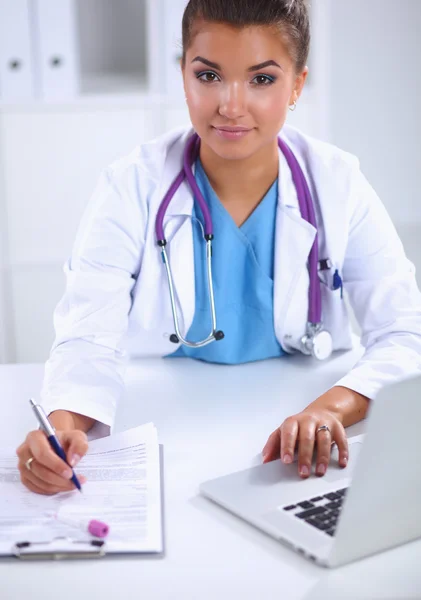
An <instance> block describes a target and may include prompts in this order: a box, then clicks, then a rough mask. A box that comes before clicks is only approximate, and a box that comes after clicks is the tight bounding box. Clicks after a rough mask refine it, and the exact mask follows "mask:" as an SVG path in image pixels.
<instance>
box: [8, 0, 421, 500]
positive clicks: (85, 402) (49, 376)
mask: <svg viewBox="0 0 421 600" xmlns="http://www.w3.org/2000/svg"><path fill="white" fill-rule="evenodd" d="M309 41H310V33H309V18H308V11H307V8H306V4H305V1H304V0H264V1H259V2H257V1H256V0H230V2H226V0H190V2H189V3H188V6H187V8H186V11H185V14H184V19H183V61H182V72H183V79H184V87H185V94H186V101H187V104H188V108H189V111H190V117H191V122H192V124H193V130H190V131H187V130H186V131H176V132H171V133H168V134H167V135H164V136H162V137H160V138H158V139H156V140H154V141H152V142H150V143H145V144H143V145H141V146H140V147H138V148H136V149H135V150H134V151H133V152H132V153H131V154H129V155H128V156H125V157H124V158H122V159H121V160H118V161H116V162H115V163H113V164H112V165H111V166H109V167H108V168H107V169H105V170H104V172H103V174H102V175H101V178H100V180H99V183H98V185H97V188H96V190H95V192H94V194H93V197H92V199H91V201H90V203H89V205H88V207H87V209H86V212H85V214H84V217H83V220H82V223H81V225H80V228H79V231H78V235H77V238H76V242H75V245H74V248H73V252H72V255H71V258H70V260H69V261H68V262H67V263H66V265H65V273H66V276H67V287H66V292H65V294H64V296H63V298H62V300H61V301H60V303H59V305H58V306H57V309H56V312H55V328H56V339H55V342H54V345H53V348H52V351H51V355H50V358H49V360H48V362H47V364H46V371H45V380H44V385H43V390H42V393H41V398H42V402H43V404H44V406H45V408H46V409H48V412H49V413H50V415H51V421H52V423H53V425H54V426H55V428H56V430H57V432H58V434H59V436H60V438H61V441H62V443H63V445H64V447H65V449H66V452H67V456H68V459H69V460H70V463H71V464H72V465H75V464H76V463H77V462H78V461H79V460H80V457H81V456H82V455H83V454H84V453H85V452H86V450H87V447H88V444H87V437H86V432H87V431H88V430H90V428H92V427H93V425H94V424H95V426H98V425H99V424H104V425H105V426H109V425H111V423H112V421H113V418H114V413H115V410H116V405H117V402H118V399H119V397H120V396H121V394H122V393H123V391H124V390H123V379H122V378H123V371H124V365H125V360H124V358H125V354H126V352H129V353H130V354H133V355H136V356H145V355H149V356H163V357H164V356H190V357H193V358H196V359H200V360H204V361H210V362H218V363H226V364H237V363H243V362H248V361H256V360H262V359H266V358H273V357H279V359H280V360H285V358H283V357H285V356H286V355H287V354H291V353H293V352H297V351H299V352H304V353H307V354H308V353H312V354H316V355H318V356H319V357H323V355H325V356H328V355H329V345H330V342H331V343H332V346H333V350H339V349H349V348H351V345H352V344H351V336H350V326H349V322H348V315H347V311H346V307H345V304H344V300H343V289H345V290H346V292H347V293H348V295H349V298H350V302H351V304H352V306H353V309H354V311H355V314H356V317H357V319H358V321H359V324H360V326H361V329H362V342H363V345H364V346H365V354H364V356H363V357H362V359H361V360H360V361H359V362H358V363H357V365H356V366H355V367H354V368H353V369H352V371H351V372H350V373H349V374H347V375H346V376H345V377H344V378H343V379H341V380H340V381H339V382H338V383H337V384H336V385H335V386H334V387H333V388H332V389H330V390H329V391H328V392H327V393H325V394H323V395H322V396H320V397H319V398H313V399H312V402H311V403H310V404H309V405H308V406H307V407H306V408H305V409H304V410H302V411H301V412H298V413H297V414H294V415H292V416H290V417H289V418H288V419H286V420H285V421H284V422H283V423H282V424H281V426H280V427H277V428H276V429H275V431H274V432H273V433H272V434H271V435H270V436H269V439H268V441H267V443H266V445H265V446H264V448H263V460H264V461H270V460H273V459H276V458H279V456H281V458H282V460H283V461H284V462H285V463H290V462H292V458H293V455H294V448H295V447H296V445H297V446H298V455H299V456H298V470H299V475H300V476H301V477H303V478H305V477H308V476H309V474H310V469H311V461H312V455H313V452H314V450H316V456H317V460H316V474H317V475H323V474H324V473H325V472H326V468H327V465H328V463H329V458H330V449H331V443H332V442H335V443H336V444H337V446H338V449H339V464H340V465H341V466H342V467H345V466H346V464H347V440H346V434H345V429H344V428H345V427H347V426H348V425H351V424H353V423H355V422H357V421H359V420H360V419H363V418H364V416H365V415H366V412H367V407H368V405H369V402H370V400H371V399H373V398H374V397H375V396H376V394H377V392H378V391H379V389H381V388H382V387H383V386H385V385H386V384H389V383H392V382H393V381H396V380H397V379H400V378H404V377H406V376H409V375H410V374H412V373H415V372H416V371H417V370H419V368H420V356H421V302H420V294H419V291H418V289H417V286H416V282H415V277H414V269H413V266H412V265H411V263H410V262H409V261H408V260H407V259H406V257H405V254H404V250H403V248H402V244H401V242H400V240H399V239H398V236H397V234H396V231H395V229H394V227H393V225H392V223H391V221H390V219H389V217H388V215H387V214H386V211H385V209H384V207H383V205H382V204H381V202H380V200H379V199H378V197H377V196H376V194H375V192H374V191H373V189H372V188H371V187H370V185H369V183H368V182H367V181H366V179H365V178H364V176H363V175H362V173H361V171H360V169H359V164H358V161H357V159H356V158H354V157H353V156H351V155H349V154H347V153H345V152H343V151H341V150H339V149H338V148H336V147H334V146H331V145H329V144H326V143H322V142H320V141H318V140H316V139H313V138H310V137H308V136H306V135H304V134H303V133H302V132H300V131H298V130H296V129H294V128H291V127H288V126H284V123H285V119H286V115H287V111H288V109H291V110H292V109H294V108H295V107H296V105H297V102H298V101H299V98H300V94H301V92H302V89H303V86H304V84H305V81H306V78H307V74H308V69H307V67H306V61H307V56H308V51H309ZM279 132H281V133H280V140H281V141H280V143H279V144H278V134H279ZM194 133H196V134H197V135H198V139H197V141H195V139H196V138H193V137H192V136H193V134H194ZM192 140H193V142H194V143H192ZM282 143H283V144H284V146H283V147H281V146H282ZM189 144H190V146H189ZM285 145H286V146H287V148H285ZM186 146H189V147H190V151H189V152H190V153H187V154H188V156H187V158H186V160H187V162H188V163H191V164H192V169H193V172H194V176H193V175H192V177H193V180H194V181H193V183H194V182H195V184H197V186H198V188H199V192H198V193H196V192H195V194H194V196H195V202H193V194H192V191H191V186H190V184H189V183H188V182H187V181H184V182H183V183H182V184H181V185H180V187H179V188H178V190H177V191H176V192H175V194H174V196H173V198H172V199H171V201H170V202H169V204H168V206H167V207H164V208H166V210H164V211H161V212H160V211H159V208H160V206H161V203H162V200H163V198H164V197H165V196H166V194H167V191H168V189H169V188H170V187H171V186H172V184H173V182H174V180H175V178H176V177H177V176H178V175H179V173H180V170H181V169H182V167H183V157H184V155H185V152H186ZM288 149H289V150H290V152H291V153H292V158H291V156H289V161H288V160H287V159H288V152H287V150H288ZM294 158H295V160H296V161H297V164H298V165H299V169H300V170H301V171H302V173H303V174H304V178H305V181H306V185H308V187H309V192H310V194H311V200H312V204H311V206H313V207H314V211H315V218H316V223H315V225H316V227H317V237H316V227H315V226H314V225H312V224H311V223H310V222H309V221H310V219H309V218H308V215H307V218H306V215H304V214H303V212H305V210H304V208H303V200H302V197H303V190H302V189H301V194H300V189H299V188H300V187H301V184H300V182H299V181H298V180H296V181H295V180H294V168H293V162H291V161H293V160H294ZM188 167H189V168H190V164H189V165H188ZM199 194H201V196H202V198H203V199H204V204H205V208H204V209H203V210H202V208H203V206H200V205H199V202H198V200H197V198H198V195H199ZM157 217H158V221H157ZM209 220H210V222H211V223H212V228H213V229H212V234H213V236H214V239H213V242H212V235H210V232H209V227H208V225H209ZM159 222H161V224H162V227H160V226H159ZM202 228H204V230H205V234H207V238H206V239H207V240H208V241H206V240H205V239H204V236H203V231H202ZM160 232H161V235H159V234H160ZM160 237H165V240H166V245H165V242H164V241H163V240H160V239H159V238H160ZM157 238H158V239H157ZM157 241H158V242H159V244H157ZM209 242H210V243H213V246H212V250H213V255H212V263H211V267H212V282H213V295H214V304H215V310H216V320H217V323H216V327H213V325H211V323H212V320H211V317H212V312H211V310H210V304H209V297H208V291H209V290H208V283H207V276H208V266H207V258H206V248H207V246H209V245H210V244H209ZM315 247H316V250H317V252H318V262H317V264H316V265H315V264H314V263H313V264H312V265H311V262H312V258H311V257H312V256H313V258H314V256H315V255H314V251H315V250H314V248H315ZM163 250H165V254H162V251H163ZM312 252H313V254H312ZM163 261H164V262H163ZM168 265H169V266H170V268H171V272H172V282H173V285H174V298H175V307H176V316H177V319H178V331H176V330H175V326H174V320H173V312H172V305H171V298H170V294H169V287H168V279H167V266H168ZM315 266H316V270H315ZM311 279H313V282H312V285H313V289H312V290H311V289H310V288H311V284H310V280H311ZM315 282H317V286H315ZM317 288H318V289H319V294H320V293H321V307H322V319H321V320H322V323H323V331H324V332H325V333H324V334H323V335H322V336H320V335H318V334H317V331H318V328H317V327H316V329H313V330H312V329H311V327H310V328H309V325H308V323H309V321H310V322H316V323H317V317H316V321H314V319H311V312H312V311H313V314H315V313H317V310H318V309H317V302H318V301H317V298H316V299H314V298H313V296H314V294H315V290H316V292H317ZM320 288H321V292H320ZM309 291H310V292H311V293H309ZM312 294H313V296H312ZM319 303H320V299H319ZM210 330H212V333H214V334H215V337H216V338H217V340H216V341H215V340H214V339H213V338H212V339H213V341H212V343H209V344H205V345H202V346H200V347H194V345H193V347H192V346H191V345H190V346H189V345H185V344H183V343H181V340H180V338H181V337H182V336H184V338H185V339H187V340H188V341H189V342H197V341H201V340H205V341H206V340H207V337H208V334H209V331H210ZM214 330H215V331H214ZM217 330H218V331H219V330H222V331H223V337H222V334H219V333H217ZM326 332H328V334H329V335H328V334H327V333H326ZM175 334H177V335H175ZM314 334H316V335H314ZM319 334H320V331H319ZM306 336H307V337H306ZM218 338H220V339H218ZM208 341H209V340H208ZM309 360H314V359H311V358H309ZM396 410H399V406H398V405H397V408H396ZM17 454H18V457H19V468H20V473H21V477H22V481H23V483H24V484H25V485H26V486H27V487H28V488H29V489H30V490H32V491H34V492H38V493H41V494H51V493H55V492H58V491H62V490H67V489H73V485H72V484H71V483H70V482H69V476H70V471H69V469H68V467H67V466H66V465H65V463H64V462H62V461H61V460H60V459H59V458H58V457H57V456H56V455H55V454H54V453H53V452H52V451H51V450H50V448H49V445H48V443H47V440H46V438H45V436H44V434H43V433H41V432H40V431H34V432H31V433H29V435H28V436H27V438H26V440H25V441H24V442H23V444H22V445H21V446H19V448H18V450H17ZM81 480H82V481H84V479H83V477H81Z"/></svg>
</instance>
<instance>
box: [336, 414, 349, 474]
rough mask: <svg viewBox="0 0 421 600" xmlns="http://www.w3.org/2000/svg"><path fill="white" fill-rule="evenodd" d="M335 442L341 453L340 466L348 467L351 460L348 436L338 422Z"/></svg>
mask: <svg viewBox="0 0 421 600" xmlns="http://www.w3.org/2000/svg"><path fill="white" fill-rule="evenodd" d="M334 434H335V442H336V445H337V446H338V453H339V460H338V462H339V466H340V467H346V465H347V464H348V458H349V449H348V438H347V436H346V431H345V428H344V426H343V425H342V423H340V422H339V421H338V423H337V424H336V427H335V432H334Z"/></svg>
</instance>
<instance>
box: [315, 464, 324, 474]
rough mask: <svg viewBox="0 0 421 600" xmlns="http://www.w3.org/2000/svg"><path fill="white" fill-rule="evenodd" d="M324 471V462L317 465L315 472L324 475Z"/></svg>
mask: <svg viewBox="0 0 421 600" xmlns="http://www.w3.org/2000/svg"><path fill="white" fill-rule="evenodd" d="M325 473H326V465H324V464H320V465H317V474H318V475H324V474H325Z"/></svg>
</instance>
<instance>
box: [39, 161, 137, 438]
mask: <svg viewBox="0 0 421 600" xmlns="http://www.w3.org/2000/svg"><path fill="white" fill-rule="evenodd" d="M132 170H133V171H135V169H134V168H133V167H132ZM113 175H114V174H113V172H111V171H110V170H109V169H107V170H106V171H104V172H103V173H102V175H101V176H100V179H99V182H98V184H97V186H96V189H95V191H94V193H93V196H92V198H91V200H90V202H89V203H88V206H87V208H86V210H85V213H84V215H83V217H82V221H81V223H80V226H79V229H78V233H77V236H76V240H75V244H74V247H73V251H72V254H71V258H70V260H68V261H67V262H66V264H65V265H64V272H65V275H66V289H65V293H64V295H63V297H62V298H61V300H60V302H59V303H58V305H57V307H56V310H55V313H54V327H55V333H56V336H55V340H54V343H53V346H52V349H51V353H50V356H49V359H48V361H47V363H46V366H45V376H44V382H43V386H42V390H41V400H42V402H43V404H44V408H45V409H46V410H47V411H48V413H50V412H52V411H53V410H58V409H62V410H69V411H72V412H76V413H80V414H82V415H87V416H89V417H92V418H94V419H95V420H96V421H97V423H96V425H94V428H93V430H94V431H95V435H94V436H93V437H101V436H102V435H107V434H108V433H109V431H110V426H111V425H112V424H113V420H114V415H115V410H116V405H117V402H118V400H119V398H120V397H121V395H122V393H123V390H124V386H123V375H124V370H125V366H126V362H127V361H126V355H125V352H124V351H123V350H122V349H121V342H122V339H123V337H124V335H125V333H126V331H127V327H128V316H129V311H130V308H131V302H132V301H131V292H132V288H133V286H134V283H135V279H136V275H137V273H138V271H139V269H140V263H141V258H142V248H143V235H144V231H145V226H144V224H145V222H146V215H145V214H142V213H144V212H145V211H146V208H145V206H143V204H144V205H146V202H144V203H140V202H139V194H138V193H136V190H137V187H136V186H137V183H136V175H135V173H134V172H132V174H131V175H130V174H129V173H125V175H124V178H123V179H124V181H123V182H121V181H119V184H118V185H117V184H116V182H115V181H114V180H113ZM142 224H143V225H142ZM91 432H92V430H91ZM91 437H92V433H91Z"/></svg>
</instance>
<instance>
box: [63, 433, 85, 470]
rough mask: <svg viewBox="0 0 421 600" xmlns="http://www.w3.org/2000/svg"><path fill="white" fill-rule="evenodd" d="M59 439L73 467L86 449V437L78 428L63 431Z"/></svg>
mask: <svg viewBox="0 0 421 600" xmlns="http://www.w3.org/2000/svg"><path fill="white" fill-rule="evenodd" d="M60 441H61V443H62V445H63V448H64V449H65V451H66V457H67V460H68V462H69V465H71V466H72V467H75V466H76V465H77V464H78V462H79V461H80V459H81V458H82V457H83V456H84V455H85V454H86V453H87V451H88V437H87V435H86V433H84V432H83V431H80V430H73V431H63V432H62V433H61V438H60Z"/></svg>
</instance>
